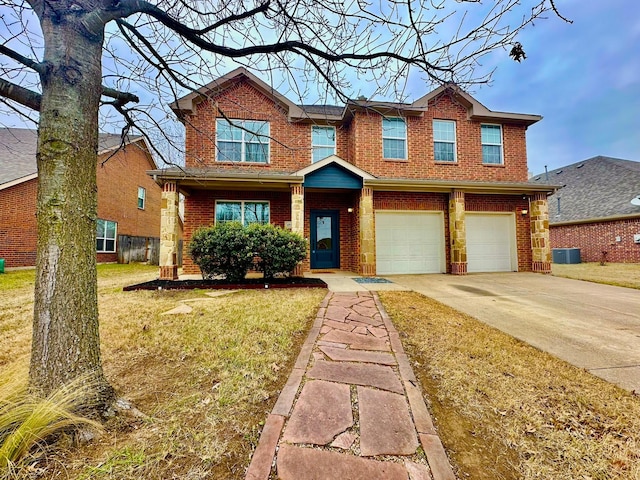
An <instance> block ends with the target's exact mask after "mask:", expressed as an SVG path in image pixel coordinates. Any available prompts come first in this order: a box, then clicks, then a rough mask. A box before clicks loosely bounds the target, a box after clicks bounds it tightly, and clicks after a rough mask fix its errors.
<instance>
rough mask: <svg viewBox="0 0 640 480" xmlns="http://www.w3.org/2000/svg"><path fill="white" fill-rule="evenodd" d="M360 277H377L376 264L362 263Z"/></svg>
mask: <svg viewBox="0 0 640 480" xmlns="http://www.w3.org/2000/svg"><path fill="white" fill-rule="evenodd" d="M360 275H363V276H365V277H374V276H375V275H376V265H375V263H361V264H360Z"/></svg>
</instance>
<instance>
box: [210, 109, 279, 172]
mask: <svg viewBox="0 0 640 480" xmlns="http://www.w3.org/2000/svg"><path fill="white" fill-rule="evenodd" d="M216 151H217V155H216V160H217V161H219V162H251V163H269V122H263V121H257V120H232V121H231V123H229V122H228V121H227V120H224V119H218V120H217V121H216Z"/></svg>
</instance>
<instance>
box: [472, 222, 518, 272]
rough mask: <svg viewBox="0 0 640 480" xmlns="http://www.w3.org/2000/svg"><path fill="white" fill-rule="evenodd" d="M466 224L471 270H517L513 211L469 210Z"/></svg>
mask: <svg viewBox="0 0 640 480" xmlns="http://www.w3.org/2000/svg"><path fill="white" fill-rule="evenodd" d="M465 224H466V225H465V226H466V233H467V271H468V272H510V271H514V270H517V257H516V243H515V219H514V217H513V215H511V214H509V215H496V214H480V213H478V214H475V213H467V214H466V216H465Z"/></svg>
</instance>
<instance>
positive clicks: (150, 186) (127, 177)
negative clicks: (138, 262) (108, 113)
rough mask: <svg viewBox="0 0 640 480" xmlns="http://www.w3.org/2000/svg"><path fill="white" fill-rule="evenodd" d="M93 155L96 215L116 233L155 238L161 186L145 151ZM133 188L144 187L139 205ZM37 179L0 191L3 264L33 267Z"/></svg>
mask: <svg viewBox="0 0 640 480" xmlns="http://www.w3.org/2000/svg"><path fill="white" fill-rule="evenodd" d="M108 157H109V153H105V154H103V155H101V156H100V157H99V158H98V168H97V183H98V218H100V219H103V220H110V221H114V222H117V224H118V225H117V234H118V235H130V236H140V237H156V238H157V237H159V235H160V196H161V192H162V191H161V189H160V187H159V186H158V184H156V183H155V182H154V181H153V179H152V178H151V177H149V176H148V175H147V174H146V172H147V170H150V169H152V168H153V164H152V163H151V162H150V161H149V157H148V154H147V153H145V152H144V151H143V150H141V149H140V148H138V147H137V146H135V144H131V145H128V146H127V148H126V150H125V151H120V152H118V153H116V154H115V155H114V156H113V157H111V158H109V160H108V161H107V162H106V163H104V164H102V162H104V161H105V160H106V159H107V158H108ZM138 187H143V188H145V190H146V201H145V208H144V210H142V209H139V208H138ZM36 192H37V179H33V180H29V181H27V182H24V183H20V184H18V185H15V186H13V187H9V188H6V189H3V190H0V258H4V259H5V266H6V267H9V268H10V267H23V266H33V265H35V261H36V243H37V232H36V217H35V212H36ZM97 260H98V262H115V261H117V254H116V253H98V254H97Z"/></svg>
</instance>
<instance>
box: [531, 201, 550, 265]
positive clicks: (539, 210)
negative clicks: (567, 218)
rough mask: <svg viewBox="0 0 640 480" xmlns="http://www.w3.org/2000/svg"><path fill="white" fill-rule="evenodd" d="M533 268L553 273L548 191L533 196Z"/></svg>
mask: <svg viewBox="0 0 640 480" xmlns="http://www.w3.org/2000/svg"><path fill="white" fill-rule="evenodd" d="M530 214H531V253H532V262H531V270H532V271H534V272H538V273H551V243H550V242H549V204H548V202H547V195H546V193H536V194H534V195H532V196H531V212H530Z"/></svg>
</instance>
